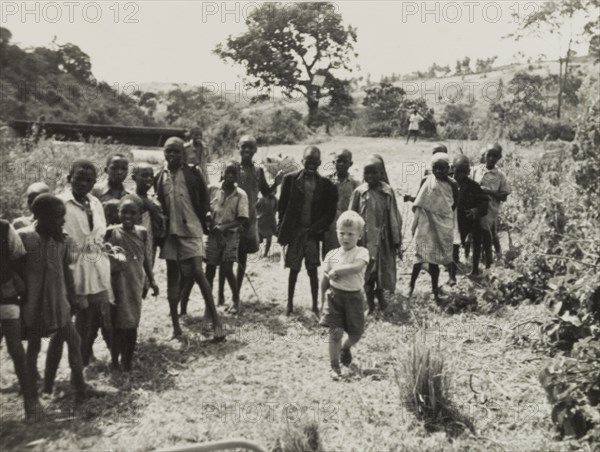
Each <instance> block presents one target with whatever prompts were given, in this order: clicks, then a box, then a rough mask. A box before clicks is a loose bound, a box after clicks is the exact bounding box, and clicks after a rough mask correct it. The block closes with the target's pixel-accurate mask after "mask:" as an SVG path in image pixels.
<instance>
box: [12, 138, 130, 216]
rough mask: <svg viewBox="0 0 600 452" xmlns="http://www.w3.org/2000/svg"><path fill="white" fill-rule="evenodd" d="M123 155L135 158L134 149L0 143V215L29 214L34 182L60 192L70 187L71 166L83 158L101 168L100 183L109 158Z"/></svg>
mask: <svg viewBox="0 0 600 452" xmlns="http://www.w3.org/2000/svg"><path fill="white" fill-rule="evenodd" d="M116 153H120V154H123V155H126V156H129V157H130V158H131V152H130V148H129V147H128V146H124V145H108V144H104V143H102V142H99V141H98V142H92V143H66V142H58V143H57V142H53V141H51V140H41V141H39V142H38V143H37V144H36V145H35V147H33V148H32V147H30V146H29V143H28V141H27V140H9V139H4V138H3V139H2V140H1V141H0V161H2V162H3V174H2V185H1V187H0V212H2V216H3V218H6V219H9V220H13V219H14V218H16V217H18V216H21V215H25V214H27V203H26V199H25V196H24V194H25V192H26V190H27V187H28V186H29V185H30V184H32V183H34V182H40V181H41V182H45V183H46V184H48V186H49V187H50V189H51V190H52V191H54V192H56V193H60V192H61V191H62V190H63V189H64V187H65V186H66V184H67V174H68V172H69V169H70V166H71V164H72V163H73V162H74V161H75V160H76V159H79V158H86V159H88V160H91V161H92V162H93V163H94V165H95V166H96V168H97V172H98V180H101V179H102V178H103V177H105V174H104V172H103V169H104V166H105V164H106V158H107V157H108V156H109V155H111V154H116Z"/></svg>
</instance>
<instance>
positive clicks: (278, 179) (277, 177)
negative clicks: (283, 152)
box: [274, 170, 284, 185]
mask: <svg viewBox="0 0 600 452" xmlns="http://www.w3.org/2000/svg"><path fill="white" fill-rule="evenodd" d="M283 176H284V173H283V170H279V172H278V173H277V174H276V175H275V180H274V183H275V185H279V184H280V183H281V181H282V180H283Z"/></svg>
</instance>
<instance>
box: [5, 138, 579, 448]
mask: <svg viewBox="0 0 600 452" xmlns="http://www.w3.org/2000/svg"><path fill="white" fill-rule="evenodd" d="M347 140H350V141H351V139H347ZM361 140H363V142H364V143H365V144H370V145H369V146H368V149H367V148H366V147H365V149H364V150H362V149H360V150H357V151H355V161H356V162H360V161H361V160H363V159H364V156H365V155H366V154H368V153H371V152H378V153H380V154H382V155H383V156H384V158H385V159H386V161H387V163H388V171H389V172H390V173H391V174H393V176H392V182H393V183H394V181H397V180H398V174H397V170H398V165H399V164H401V163H402V162H401V161H400V162H398V160H396V159H394V158H393V157H394V155H395V154H394V153H395V152H397V149H398V148H400V149H399V152H405V153H404V154H402V155H407V156H408V157H407V158H408V159H413V160H414V161H417V162H422V161H424V160H425V158H427V157H426V155H425V151H426V150H427V149H428V148H429V147H430V144H418V146H417V147H416V148H409V149H404V150H403V149H402V148H403V147H402V146H398V143H397V142H395V143H394V142H390V141H389V140H383V139H382V140H366V139H361ZM358 144H359V143H358V142H356V141H355V142H352V143H351V142H349V141H348V142H343V140H340V141H337V142H336V143H324V144H322V145H321V147H322V149H323V151H324V152H328V151H329V150H330V149H331V150H333V149H338V148H339V147H340V145H341V147H343V146H348V147H351V146H350V145H353V147H352V149H353V150H354V149H357V147H358ZM392 144H394V146H392ZM302 147H303V146H301V145H298V146H289V147H283V146H280V147H274V148H272V149H270V151H271V152H274V153H277V154H278V153H279V152H285V153H287V155H297V154H295V153H297V152H298V151H299V150H301V149H302ZM418 158H420V159H421V160H418ZM406 161H410V160H406ZM357 166H358V164H357ZM411 180H412V179H411ZM416 180H417V181H418V178H416ZM397 187H400V185H397ZM412 187H413V186H412V183H409V182H407V190H410V189H412ZM248 268H249V277H250V279H251V281H252V283H253V285H254V288H255V289H256V292H257V294H258V296H259V298H260V302H259V300H257V298H256V295H255V294H254V292H253V290H252V289H251V287H250V285H249V284H248V281H245V283H244V287H243V289H242V301H243V303H244V306H245V310H244V313H243V315H241V316H240V317H239V318H232V317H226V323H227V325H228V329H229V333H230V334H229V337H228V340H227V341H226V342H225V343H222V344H212V343H210V342H209V341H207V340H206V339H205V338H204V337H203V336H202V335H201V334H200V325H201V316H202V313H203V308H202V301H201V297H200V295H199V291H198V289H197V288H195V289H194V292H193V293H192V299H191V301H190V309H189V312H190V316H188V317H186V318H184V321H183V324H184V331H185V338H184V340H182V341H175V340H171V339H170V328H169V323H170V322H169V317H168V306H167V303H166V299H165V296H164V293H165V287H166V281H165V267H164V262H162V261H159V262H158V264H157V267H156V274H157V280H158V284H159V287H160V288H161V290H162V291H163V292H162V295H161V296H160V297H159V298H158V299H157V300H154V299H152V298H150V299H148V300H146V301H145V305H144V311H143V316H142V324H141V327H140V335H139V347H138V352H137V362H136V364H135V370H134V371H133V372H131V373H130V374H121V375H116V374H111V372H110V370H109V367H108V365H107V363H108V362H109V356H108V353H107V351H106V349H105V346H104V344H103V343H102V342H101V341H99V342H98V343H97V344H96V345H95V350H96V356H97V357H98V358H99V360H98V362H97V363H95V364H93V365H92V366H90V367H89V368H88V369H87V370H86V376H87V378H88V380H89V381H90V382H91V383H92V384H94V385H96V386H98V387H101V388H103V389H106V390H108V391H110V394H109V395H108V396H107V397H105V398H103V399H96V400H92V401H90V402H89V403H87V404H86V405H84V406H81V407H74V406H73V404H72V399H73V398H72V395H71V391H70V388H69V384H68V381H69V379H68V377H69V373H68V367H67V364H66V359H65V360H63V363H62V367H61V369H60V371H59V376H58V385H57V391H56V394H55V396H54V398H53V399H46V400H44V404H45V405H46V406H47V412H48V419H47V420H46V421H44V422H41V423H39V424H35V425H31V426H28V425H26V424H25V423H23V422H22V421H21V418H22V413H21V412H20V404H19V403H18V397H17V393H16V388H17V386H16V383H15V378H14V374H13V372H12V364H10V362H9V360H8V356H7V353H6V347H5V346H3V347H2V350H1V352H0V353H1V359H2V360H1V363H2V368H1V371H2V372H1V374H0V387H1V389H0V391H1V398H2V423H1V432H0V446H1V447H2V449H3V450H21V449H24V448H26V446H27V445H28V444H29V443H31V442H34V443H33V444H32V445H31V446H30V447H29V448H28V450H59V449H60V450H63V449H69V450H76V449H90V450H150V449H156V448H164V447H168V446H185V445H191V444H192V443H195V442H202V441H210V440H217V439H222V438H231V437H245V438H248V439H252V440H254V441H256V442H258V443H260V444H263V445H264V446H265V447H267V448H268V449H269V450H270V449H273V448H274V447H275V446H276V445H277V444H280V443H279V442H278V439H281V438H287V437H289V431H293V430H296V429H300V428H302V426H304V425H306V423H307V422H310V421H315V422H316V423H317V424H318V429H319V432H320V434H321V436H322V441H323V445H324V449H325V450H328V451H330V450H331V451H334V450H335V451H350V450H353V451H367V450H372V451H384V450H386V451H387V450H403V449H410V450H415V449H420V450H421V449H440V448H445V449H453V450H466V449H475V450H482V449H488V450H514V449H520V450H548V449H551V450H562V449H565V448H567V447H568V444H567V443H564V442H555V441H554V440H553V439H552V438H553V436H554V430H553V428H552V425H551V423H550V412H549V406H548V404H547V403H546V398H545V395H544V393H543V389H542V388H541V386H540V385H539V383H538V381H537V373H538V371H539V369H540V366H541V362H542V359H543V357H544V355H543V354H542V353H541V352H538V351H536V350H537V348H536V347H537V345H539V343H540V337H539V335H538V332H537V331H536V329H535V328H533V327H531V326H530V325H528V324H524V325H522V326H517V325H518V324H519V323H521V322H522V321H523V320H526V319H530V318H536V319H543V318H544V317H545V316H546V312H545V310H544V308H543V307H541V306H520V307H519V308H516V309H513V308H503V309H501V310H497V311H496V312H494V313H493V314H482V313H480V314H460V315H454V316H451V315H448V314H444V313H442V312H440V310H439V309H438V308H437V307H435V305H434V304H433V302H431V301H430V300H429V289H428V287H429V286H428V282H427V278H426V277H425V276H422V277H421V279H420V281H419V285H418V289H417V292H418V295H417V298H416V300H415V301H414V303H413V304H411V309H410V310H404V309H400V301H404V300H403V299H402V297H401V296H400V295H398V296H397V297H396V301H397V302H396V303H395V304H394V305H393V306H392V307H391V308H390V310H389V312H388V314H387V315H386V316H385V318H379V319H371V320H369V322H368V325H367V330H366V333H365V336H364V339H363V340H361V342H360V343H359V344H358V346H357V347H356V351H355V352H354V355H355V366H353V367H352V368H351V370H350V371H349V372H347V374H346V375H345V379H344V381H342V382H333V381H331V380H330V379H329V377H328V373H327V372H328V357H327V345H326V342H325V338H326V336H324V331H322V330H321V329H319V328H318V327H317V325H316V321H315V319H314V318H313V317H312V315H311V313H310V310H309V304H310V301H309V285H308V280H307V278H306V276H305V275H304V274H301V277H300V279H299V283H298V288H297V306H299V307H300V309H299V313H298V314H297V315H296V316H294V317H291V318H287V317H286V316H285V315H284V311H283V307H284V299H285V290H286V289H285V288H286V282H287V272H286V271H285V270H284V269H283V268H282V266H281V262H280V255H279V249H278V248H277V247H276V246H275V247H274V250H273V252H272V255H271V256H270V257H269V258H268V259H254V260H253V261H251V262H250V263H249V264H248ZM407 271H408V268H407V267H406V265H405V264H401V265H400V268H399V272H400V273H406V272H407ZM443 278H444V279H443V280H445V276H443ZM407 283H408V281H407V276H401V277H400V279H399V281H398V287H397V289H398V292H402V290H405V288H406V286H407ZM515 326H517V328H513V327H515ZM413 341H425V342H427V343H428V344H430V345H431V346H432V347H435V348H438V347H439V349H440V350H442V351H443V353H444V355H445V356H446V358H447V363H448V365H449V369H451V370H452V372H453V378H452V379H451V381H452V383H453V387H454V392H453V393H454V397H453V398H454V400H455V401H456V403H457V404H458V405H459V406H461V407H462V409H463V411H464V412H466V413H467V414H468V415H469V416H470V418H471V419H472V421H473V423H474V424H475V427H476V435H472V434H466V433H465V434H464V435H463V436H461V437H459V438H456V439H455V440H453V442H449V440H448V438H447V437H446V435H445V434H444V433H443V432H436V433H431V432H427V431H426V430H425V429H424V428H423V425H422V423H421V422H420V421H418V420H417V419H416V418H415V417H414V415H413V414H412V413H411V412H410V411H409V410H407V409H406V408H405V407H404V404H403V401H402V398H401V394H400V391H399V388H398V385H397V381H396V377H398V378H400V379H402V373H401V372H399V373H398V371H399V366H398V360H399V359H400V360H401V359H402V358H403V357H404V356H406V353H407V350H408V347H410V346H411V344H412V343H413ZM42 356H44V354H43V353H42ZM42 366H43V360H42V359H40V362H39V367H40V368H42Z"/></svg>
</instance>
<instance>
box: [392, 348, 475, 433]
mask: <svg viewBox="0 0 600 452" xmlns="http://www.w3.org/2000/svg"><path fill="white" fill-rule="evenodd" d="M401 370H402V373H403V375H404V381H403V383H401V382H400V379H399V377H398V375H396V379H397V382H398V385H399V386H400V389H401V391H402V392H403V393H404V398H405V403H406V406H407V407H408V408H409V409H410V410H411V411H412V412H413V413H414V414H415V415H416V416H417V418H419V419H421V420H423V421H424V422H425V428H426V429H427V430H432V431H435V430H441V429H443V430H445V431H446V433H447V434H448V435H449V436H452V437H454V436H457V435H459V434H460V433H461V432H462V431H464V430H465V429H466V428H468V429H469V430H471V431H472V432H474V431H475V428H474V426H473V423H472V422H471V420H470V419H468V418H467V417H466V416H465V415H464V414H463V413H461V412H460V411H459V410H458V408H456V406H455V405H454V403H453V402H452V400H451V398H450V379H451V374H450V372H449V371H448V369H446V365H445V361H444V357H443V355H442V354H441V353H440V352H439V351H436V350H432V349H431V348H429V347H428V346H427V345H426V344H423V343H418V342H416V341H415V342H414V343H413V346H412V347H411V349H410V352H409V353H408V355H407V356H406V358H405V359H404V360H403V362H402V364H401Z"/></svg>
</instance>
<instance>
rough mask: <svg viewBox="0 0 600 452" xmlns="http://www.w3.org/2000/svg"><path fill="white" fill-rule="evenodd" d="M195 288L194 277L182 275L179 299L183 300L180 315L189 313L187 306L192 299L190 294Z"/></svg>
mask: <svg viewBox="0 0 600 452" xmlns="http://www.w3.org/2000/svg"><path fill="white" fill-rule="evenodd" d="M193 288H194V280H193V278H184V277H183V276H182V279H181V293H180V296H179V299H180V300H181V311H180V315H187V306H188V302H189V301H190V295H191V293H192V289H193Z"/></svg>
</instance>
